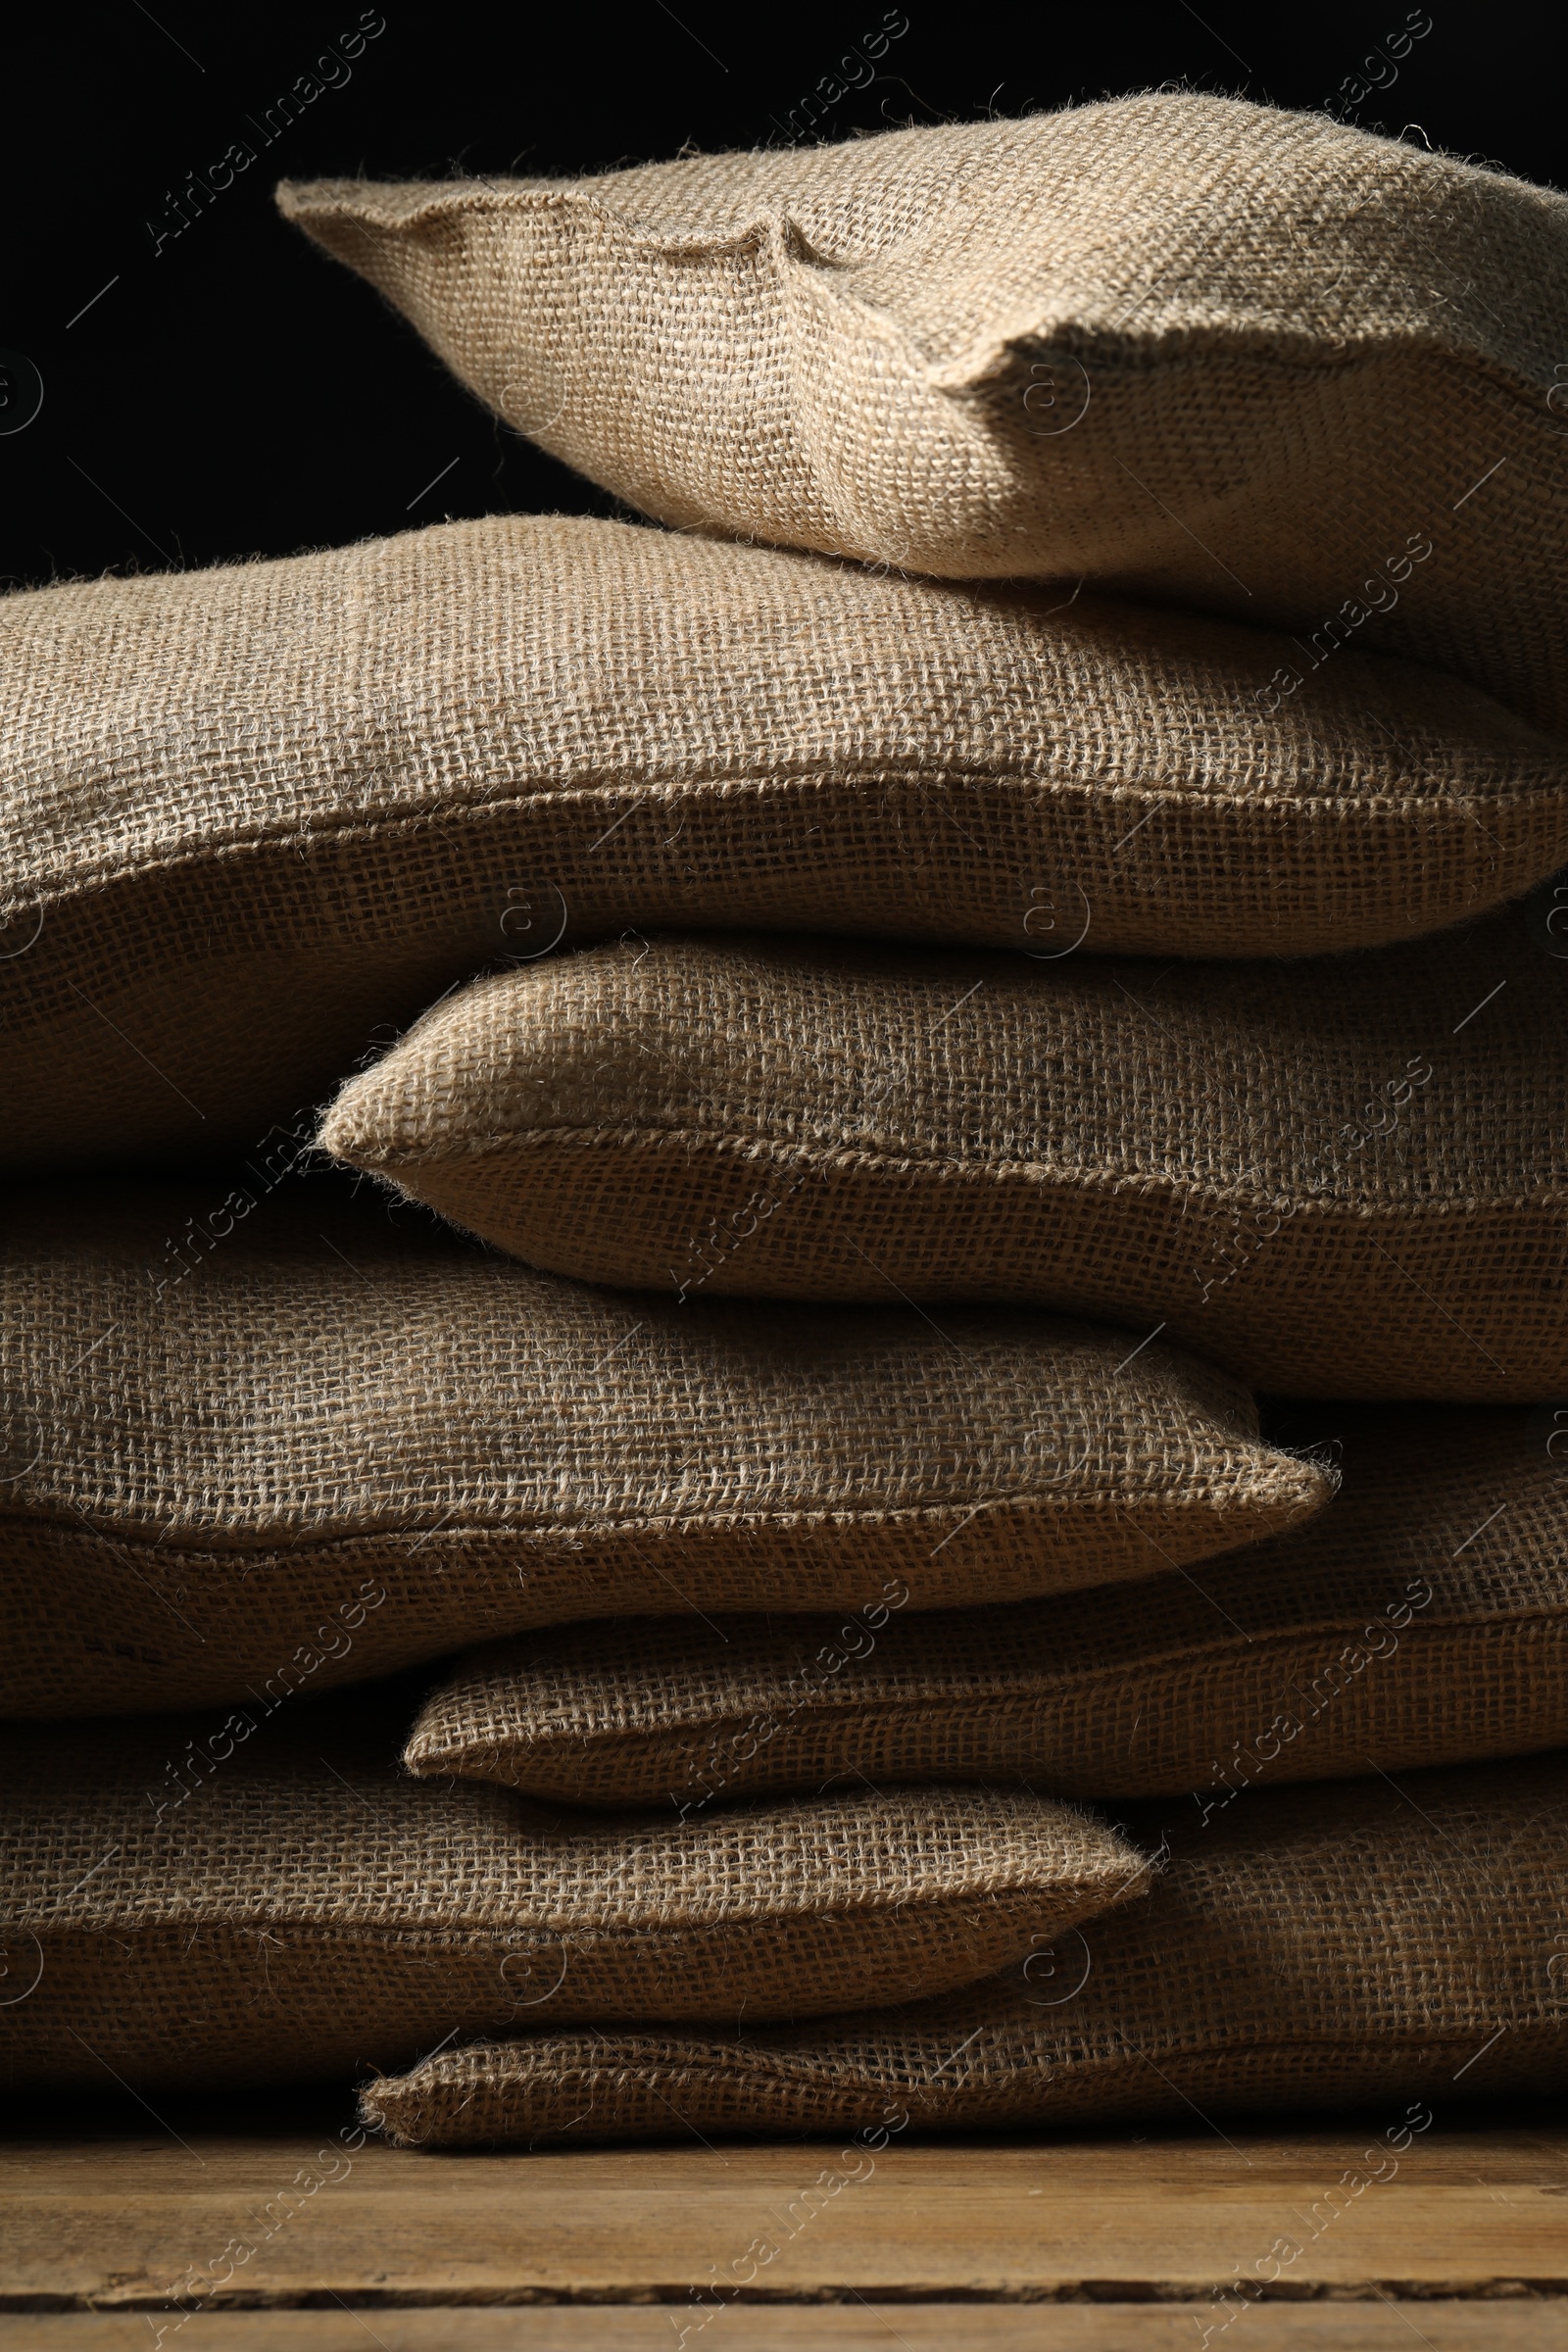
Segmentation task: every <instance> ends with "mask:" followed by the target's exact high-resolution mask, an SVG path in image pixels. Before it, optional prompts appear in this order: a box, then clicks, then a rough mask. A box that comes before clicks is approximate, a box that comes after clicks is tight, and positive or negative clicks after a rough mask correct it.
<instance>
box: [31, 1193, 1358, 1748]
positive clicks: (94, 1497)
mask: <svg viewBox="0 0 1568 2352" xmlns="http://www.w3.org/2000/svg"><path fill="white" fill-rule="evenodd" d="M342 1189H343V1188H342V1187H341V1186H340V1185H339V1184H338V1183H337V1181H336V1180H335V1179H327V1180H325V1181H322V1180H319V1179H315V1178H310V1179H301V1178H298V1177H294V1178H288V1177H285V1178H284V1179H282V1180H281V1181H280V1182H279V1183H278V1184H277V1185H276V1186H275V1187H273V1188H272V1189H271V1190H270V1191H269V1190H267V1189H266V1188H265V1187H264V1186H263V1185H262V1184H261V1183H260V1181H259V1179H258V1177H257V1175H256V1174H255V1172H254V1171H247V1172H246V1173H245V1174H244V1175H243V1176H241V1178H240V1179H239V1181H238V1182H237V1183H236V1184H235V1185H234V1186H233V1187H232V1189H229V1188H228V1187H227V1185H226V1180H223V1179H219V1178H215V1179H214V1180H213V1182H212V1186H211V1189H210V1190H207V1191H200V1190H197V1189H196V1188H195V1187H194V1186H190V1185H187V1186H184V1187H181V1188H177V1189H167V1190H166V1189H163V1188H152V1189H148V1190H135V1189H131V1190H124V1189H123V1188H122V1189H116V1188H111V1187H110V1186H108V1185H85V1184H84V1185H81V1186H79V1187H76V1188H56V1189H55V1190H54V1191H53V1192H51V1193H49V1194H48V1195H42V1194H32V1193H24V1194H21V1195H13V1196H12V1197H11V1198H10V1199H9V1200H8V1201H7V1202H6V1204H5V1205H6V1218H5V1226H4V1231H3V1233H0V1412H3V1419H0V1445H3V1448H4V1451H3V1455H0V1569H3V1573H0V1713H4V1714H14V1715H80V1714H90V1713H95V1712H104V1711H108V1712H116V1713H119V1712H132V1711H137V1710H151V1709H154V1708H157V1707H163V1706H179V1705H192V1704H196V1703H199V1702H201V1701H203V1700H206V1699H217V1698H240V1699H243V1698H245V1697H246V1696H247V1695H260V1696H261V1697H262V1699H263V1700H264V1702H266V1703H269V1704H272V1705H277V1704H281V1703H282V1702H283V1701H284V1700H285V1699H286V1698H287V1697H289V1696H290V1694H291V1693H293V1692H295V1691H301V1690H304V1691H315V1690H317V1689H319V1688H321V1687H322V1686H323V1685H325V1684H326V1683H329V1682H336V1681H344V1680H356V1679H361V1678H364V1677H367V1676H371V1675H378V1674H386V1673H389V1672H390V1671H392V1670H393V1669H394V1668H396V1667H399V1666H402V1665H404V1664H406V1663H409V1662H411V1661H416V1660H419V1659H423V1658H430V1657H434V1656H438V1655H439V1654H440V1653H441V1652H442V1651H443V1650H450V1649H455V1648H457V1647H459V1646H461V1645H462V1644H463V1643H464V1642H472V1641H475V1640H477V1639H479V1638H480V1637H482V1636H483V1635H486V1634H504V1633H513V1632H517V1631H520V1630H522V1629H524V1628H526V1627H528V1626H530V1625H545V1624H552V1623H557V1622H560V1621H562V1620H565V1619H576V1618H581V1617H585V1616H593V1615H598V1616H606V1617H611V1616H617V1615H629V1616H635V1617H646V1616H649V1615H657V1614H659V1613H661V1612H662V1611H664V1610H675V1611H678V1612H680V1613H681V1614H682V1615H687V1614H689V1613H690V1612H691V1611H692V1610H693V1609H696V1610H699V1611H706V1612H709V1613H711V1612H712V1611H714V1610H725V1609H787V1610H801V1609H826V1608H832V1609H838V1608H854V1607H856V1606H857V1605H858V1603H859V1602H861V1601H862V1600H865V1599H869V1598H871V1597H873V1596H874V1595H875V1594H876V1593H878V1592H879V1591H880V1589H881V1588H882V1586H883V1584H884V1582H885V1581H887V1580H888V1579H890V1578H898V1579H901V1580H903V1581H904V1582H905V1583H906V1584H907V1587H908V1590H909V1593H910V1596H911V1601H912V1604H913V1605H914V1606H916V1607H940V1606H952V1605H953V1604H954V1603H955V1602H957V1601H968V1600H979V1599H987V1600H1003V1599H1011V1598H1016V1597H1018V1596H1020V1595H1023V1594H1027V1593H1043V1592H1052V1591H1061V1590H1066V1589H1069V1588H1070V1587H1072V1586H1074V1585H1077V1584H1100V1583H1103V1582H1105V1581H1107V1580H1109V1579H1112V1578H1116V1577H1128V1576H1134V1577H1136V1576H1144V1575H1147V1574H1148V1573H1149V1570H1150V1568H1151V1567H1152V1566H1153V1567H1162V1566H1163V1565H1164V1563H1165V1560H1166V1559H1167V1558H1168V1557H1174V1558H1176V1559H1178V1560H1183V1561H1187V1560H1193V1559H1198V1558H1201V1557H1202V1556H1203V1555H1204V1554H1206V1553H1208V1552H1211V1551H1216V1550H1221V1549H1223V1548H1224V1547H1225V1546H1226V1545H1229V1544H1247V1543H1250V1542H1253V1541H1255V1540H1256V1539H1257V1538H1258V1537H1259V1536H1261V1535H1264V1534H1268V1533H1275V1532H1278V1531H1280V1530H1282V1529H1283V1528H1285V1527H1288V1526H1291V1525H1293V1524H1294V1523H1295V1521H1296V1520H1297V1519H1299V1518H1300V1517H1301V1516H1303V1515H1304V1514H1306V1513H1307V1512H1310V1511H1311V1510H1313V1509H1315V1508H1316V1507H1317V1506H1318V1505H1319V1504H1320V1503H1321V1502H1323V1501H1324V1500H1325V1499H1326V1497H1327V1496H1328V1495H1329V1494H1330V1493H1331V1492H1332V1489H1333V1476H1332V1473H1331V1472H1329V1471H1327V1470H1325V1469H1324V1468H1323V1467H1322V1466H1321V1465H1320V1464H1318V1463H1315V1462H1310V1461H1302V1460H1297V1459H1295V1458H1294V1457H1293V1456H1292V1455H1291V1454H1289V1453H1286V1452H1283V1451H1281V1450H1279V1449H1278V1448H1276V1447H1273V1446H1265V1445H1263V1444H1261V1443H1260V1442H1259V1439H1258V1436H1257V1414H1256V1408H1255V1406H1254V1404H1253V1402H1252V1399H1251V1397H1250V1396H1249V1395H1248V1394H1247V1392H1246V1391H1245V1390H1243V1389H1242V1388H1240V1387H1239V1386H1238V1384H1237V1383H1236V1382H1235V1381H1234V1380H1233V1379H1232V1378H1231V1377H1230V1376H1229V1375H1228V1374H1225V1373H1221V1372H1215V1371H1213V1370H1211V1369H1210V1368H1208V1367H1207V1366H1205V1365H1203V1364H1201V1363H1198V1362H1196V1361H1193V1360H1192V1359H1189V1358H1186V1357H1184V1356H1182V1355H1181V1354H1179V1353H1178V1352H1176V1351H1175V1350H1173V1349H1171V1348H1167V1347H1166V1346H1165V1344H1164V1343H1163V1341H1161V1342H1157V1343H1156V1344H1154V1345H1153V1346H1152V1347H1148V1348H1140V1347H1139V1340H1138V1335H1136V1334H1134V1333H1129V1332H1119V1331H1113V1330H1108V1329H1104V1328H1100V1327H1096V1326H1091V1325H1084V1324H1073V1323H1060V1322H1051V1321H1048V1320H1046V1319H1045V1318H1043V1317H1041V1316H1039V1315H1031V1314H1026V1313H1022V1312H1018V1311H1016V1310H999V1309H995V1308H987V1309H981V1310H979V1311H976V1312H965V1313H959V1314H946V1315H944V1317H943V1318H942V1328H941V1329H940V1330H939V1329H937V1327H936V1326H935V1325H934V1324H933V1323H932V1322H931V1321H930V1320H929V1318H927V1317H925V1316H923V1315H921V1314H919V1313H917V1312H916V1311H915V1310H914V1309H913V1308H911V1307H908V1306H905V1305H895V1306H893V1307H891V1308H887V1307H879V1308H872V1309H854V1310H851V1311H848V1312H846V1311H844V1310H838V1309H827V1310H822V1309H802V1308H798V1307H784V1308H780V1307H776V1306H759V1305H752V1304H745V1305H739V1304H733V1303H728V1302H713V1303H711V1304H709V1303H706V1302H692V1303H689V1304H687V1305H685V1306H676V1305H674V1304H673V1303H672V1302H668V1301H662V1300H661V1301H650V1300H648V1299H621V1298H617V1297H615V1296H613V1294H607V1293H604V1292H600V1291H593V1290H588V1289H584V1288H581V1287H579V1286H578V1285H576V1284H574V1283H569V1282H562V1281H559V1280H557V1279H555V1278H554V1277H549V1276H539V1275H536V1274H532V1273H530V1272H528V1271H527V1270H526V1269H525V1268H523V1267H521V1266H517V1265H515V1264H511V1263H509V1262H508V1261H506V1260H505V1259H502V1258H498V1257H495V1256H493V1255H490V1254H487V1253H481V1252H480V1251H478V1250H474V1249H473V1248H472V1247H471V1246H468V1245H466V1244H464V1243H461V1242H459V1241H458V1240H457V1239H456V1238H455V1237H454V1236H452V1235H451V1234H449V1233H445V1234H444V1233H442V1232H440V1231H439V1230H438V1229H436V1228H435V1227H434V1225H433V1221H431V1220H429V1219H426V1218H424V1217H423V1216H421V1215H420V1213H419V1212H417V1211H415V1210H410V1209H407V1208H404V1209H400V1210H394V1211H393V1212H392V1214H391V1215H390V1216H389V1214H388V1207H387V1204H386V1203H385V1202H384V1201H382V1200H381V1199H380V1198H378V1197H377V1196H375V1195H373V1194H372V1193H371V1192H370V1191H369V1189H368V1188H366V1190H365V1193H364V1195H363V1197H362V1198H361V1199H360V1200H359V1201H343V1200H342V1199H341V1198H340V1195H341V1192H342Z"/></svg>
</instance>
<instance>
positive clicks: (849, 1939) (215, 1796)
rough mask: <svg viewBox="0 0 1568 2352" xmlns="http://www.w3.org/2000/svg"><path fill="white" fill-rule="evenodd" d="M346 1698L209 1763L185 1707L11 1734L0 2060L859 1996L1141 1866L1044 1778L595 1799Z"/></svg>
mask: <svg viewBox="0 0 1568 2352" xmlns="http://www.w3.org/2000/svg"><path fill="white" fill-rule="evenodd" d="M346 1712H347V1716H348V1719H349V1720H348V1721H347V1722H345V1723H341V1724H340V1723H338V1722H337V1721H336V1720H335V1713H336V1710H335V1709H334V1708H333V1707H332V1706H328V1707H326V1708H322V1707H319V1706H314V1707H312V1708H309V1709H306V1710H304V1711H303V1712H302V1713H301V1715H299V1716H296V1718H295V1719H294V1721H293V1722H292V1723H291V1724H289V1725H287V1726H284V1725H280V1724H273V1725H267V1724H260V1725H256V1726H254V1727H253V1729H252V1730H251V1731H250V1732H246V1731H244V1730H243V1729H242V1728H241V1723H240V1718H239V1717H238V1716H237V1715H236V1716H234V1717H231V1718H230V1724H231V1726H232V1727H233V1728H232V1729H231V1730H230V1732H229V1734H228V1736H227V1739H226V1741H225V1742H224V1743H223V1745H222V1748H221V1752H220V1753H219V1754H218V1755H217V1756H216V1757H215V1756H212V1755H209V1756H208V1757H207V1758H206V1760H205V1766H203V1765H202V1764H199V1763H197V1762H194V1761H193V1756H194V1755H195V1754H196V1753H197V1752H198V1742H200V1741H202V1740H203V1738H204V1735H205V1734H206V1733H207V1732H208V1731H209V1730H210V1728H211V1727H210V1725H209V1724H208V1723H207V1722H206V1721H205V1720H200V1719H192V1718H190V1717H179V1716H172V1717H165V1718H163V1719H153V1718H143V1719H141V1720H139V1721H135V1722H132V1723H126V1724H116V1725H114V1726H109V1725H91V1726H82V1725H73V1726H70V1727H69V1728H68V1727H66V1726H61V1725H50V1726H46V1727H41V1728H37V1729H29V1730H28V1731H26V1732H25V1733H24V1732H22V1731H20V1730H17V1729H12V1730H9V1731H6V1732H5V1733H3V1734H0V1758H3V1764H0V1825H3V1828H0V1835H3V1837H4V1843H5V1871H4V1880H3V1887H4V1893H3V1896H0V1903H3V1913H0V1917H3V1921H4V1927H3V1935H4V1941H5V1948H6V1951H7V1954H8V1971H9V1973H8V1978H7V1985H6V1990H7V1994H8V2002H7V2005H5V2006H3V2007H0V2064H3V2065H4V2066H5V2068H6V2071H7V2074H8V2076H9V2075H10V2074H11V2073H12V2070H13V2069H14V2071H15V2079H16V2080H17V2081H18V2082H23V2083H32V2084H39V2083H51V2084H66V2083H76V2084H82V2085H88V2084H90V2085H92V2086H94V2087H104V2088H107V2087H109V2084H110V2081H111V2077H112V2073H117V2074H119V2075H120V2076H122V2077H123V2078H125V2079H127V2080H128V2081H129V2082H131V2083H132V2084H133V2085H137V2086H141V2085H145V2084H147V2083H150V2082H166V2083H167V2082H183V2083H188V2084H192V2085H201V2086H202V2087H206V2086H208V2085H210V2084H213V2083H218V2082H243V2081H258V2080H261V2081H267V2080H271V2081H276V2080H277V2079H279V2078H280V2077H283V2078H287V2077H298V2076H308V2075H319V2074H329V2073H339V2074H341V2073H352V2072H356V2071H362V2070H363V2068H364V2067H365V2066H366V2065H367V2064H383V2065H384V2064H386V2063H388V2060H389V2057H390V2053H392V2052H393V2051H397V2052H399V2053H400V2054H401V2062H402V2063H405V2064H407V2063H409V2062H411V2061H413V2060H414V2059H415V2058H417V2057H418V2056H419V2055H420V2054H421V2053H422V2052H423V2051H425V2050H428V2049H429V2048H430V2047H431V2045H432V2044H433V2043H435V2042H437V2041H439V2040H440V2039H441V2038H442V2037H443V2036H444V2035H447V2034H451V2033H453V2032H454V2031H461V2032H464V2033H472V2032H474V2031H477V2030H488V2031H490V2032H496V2031H502V2030H505V2029H506V2028H507V2027H509V2026H515V2024H516V2023H517V2022H518V2020H519V2019H522V2020H526V2019H528V2018H529V2017H543V2016H550V2017H553V2018H554V2017H560V2018H562V2019H569V2020H571V2021H573V2022H578V2021H582V2022H589V2021H593V2022H598V2023H608V2022H610V2021H611V2020H613V2019H619V2020H625V2021H633V2020H642V2019H648V2018H660V2019H668V2018H703V2019H705V2020H711V2019H715V2018H730V2019H738V2018H740V2017H741V2016H743V2015H744V2016H757V2017H767V2016H771V2017H775V2018H776V2017H792V2016H795V2017H798V2016H809V2015H816V2014H819V2013H821V2012H823V2011H827V2010H833V2009H837V2008H840V2007H844V2006H846V2005H848V2006H851V2007H864V2006H866V2005H868V2004H869V2003H872V2002H878V2003H880V2002H882V2001H884V2000H887V1999H890V1998H891V1999H909V1998H911V1997H915V1996H918V1995H922V1994H926V1993H930V1992H933V1991H935V1990H936V1989H938V1988H946V1987H950V1986H954V1985H963V1984H968V1983H972V1982H973V1981H975V1980H976V1979H978V1978H981V1977H985V1976H989V1975H990V1974H992V1973H993V1972H994V1971H995V1970H997V1969H998V1968H1001V1967H1005V1966H1006V1965H1007V1964H1008V1963H1009V1962H1011V1961H1013V1960H1016V1959H1020V1958H1021V1957H1022V1956H1023V1955H1024V1954H1025V1953H1027V1952H1028V1950H1029V1949H1030V1945H1031V1940H1032V1938H1033V1937H1034V1936H1036V1935H1037V1934H1038V1933H1040V1932H1041V1931H1042V1929H1043V1928H1044V1929H1045V1930H1046V1931H1047V1932H1051V1931H1053V1930H1054V1929H1055V1928H1058V1927H1065V1926H1067V1925H1069V1924H1070V1923H1072V1922H1074V1921H1076V1920H1079V1919H1082V1918H1085V1917H1087V1916H1089V1915H1090V1914H1091V1913H1093V1912H1095V1911H1097V1910H1099V1909H1101V1908H1102V1907H1103V1906H1104V1905H1105V1904H1107V1903H1110V1902H1114V1901H1117V1900H1119V1899H1121V1898H1122V1896H1124V1895H1127V1894H1132V1893H1136V1892H1140V1891H1142V1890H1143V1888H1144V1887H1145V1886H1146V1885H1147V1873H1146V1871H1145V1868H1144V1864H1143V1861H1142V1858H1141V1856H1140V1855H1139V1854H1138V1853H1137V1852H1136V1850H1135V1849H1134V1848H1133V1847H1132V1846H1130V1845H1129V1844H1128V1842H1127V1840H1126V1838H1124V1837H1122V1836H1120V1835H1118V1834H1117V1833H1115V1832H1113V1831H1111V1830H1108V1829H1106V1828H1104V1827H1103V1826H1102V1825H1101V1824H1099V1823H1098V1822H1096V1821H1094V1820H1093V1819H1092V1818H1090V1817H1089V1816H1088V1815H1086V1814H1083V1813H1080V1812H1079V1811H1077V1810H1076V1809H1075V1808H1073V1807H1071V1806H1067V1805H1062V1804H1056V1803H1053V1802H1051V1801H1050V1800H1048V1799H1044V1798H1035V1797H1027V1796H1020V1795H1003V1794H992V1793H987V1792H985V1791H983V1790H978V1789H919V1790H913V1789H908V1790H902V1791H898V1792H893V1793H889V1792H880V1793H879V1792H875V1791H869V1790H865V1789H861V1790H858V1792H857V1793H856V1794H854V1795H853V1796H852V1795H843V1794H836V1795H834V1796H833V1797H831V1798H825V1799H822V1800H820V1801H816V1802H812V1801H807V1802H804V1803H796V1804H778V1803H775V1804H771V1805H762V1806H745V1805H742V1806H732V1807H730V1808H728V1809H727V1810H726V1811H725V1812H724V1813H723V1814H722V1815H718V1814H714V1815H713V1816H712V1817H711V1818H710V1819H707V1820H705V1821H703V1822H700V1823H692V1822H687V1823H681V1824H677V1823H675V1822H673V1821H671V1820H670V1819H669V1817H668V1816H667V1815H666V1816H662V1817H661V1816H657V1815H655V1816H651V1815H648V1814H629V1815H625V1814H623V1815H617V1816H614V1817H611V1818H606V1817H605V1816H603V1815H584V1814H581V1813H578V1814H575V1815H573V1814H570V1813H559V1812H556V1811H554V1810H552V1809H550V1808H547V1807H541V1806H537V1805H532V1804H529V1803H527V1802H526V1801H525V1800H524V1799H523V1798H521V1797H519V1796H517V1795H516V1794H515V1792H514V1791H513V1790H511V1789H481V1788H478V1787H476V1786H474V1785H473V1784H471V1783H463V1782H457V1781H448V1782H445V1783H443V1784H441V1785H439V1786H430V1785H425V1784H421V1783H419V1782H417V1781H414V1780H411V1779H410V1778H409V1777H408V1775H407V1774H405V1773H403V1772H402V1771H400V1770H399V1768H398V1766H397V1763H396V1745H397V1740H398V1736H399V1733H400V1732H401V1731H402V1730H403V1729H404V1728H405V1727H406V1715H402V1714H398V1713H396V1712H394V1711H392V1710H390V1709H389V1707H388V1705H387V1704H386V1702H384V1701H380V1702H375V1703H368V1704H367V1703H366V1702H365V1701H363V1700H360V1701H356V1702H350V1704H349V1706H348V1708H347V1710H346ZM29 1978H30V1979H32V1980H33V1982H32V1983H31V1986H30V1989H27V1986H28V1980H29ZM19 1994H20V1997H16V1996H17V1995H19ZM383 2053H385V2054H386V2055H382V2054H383Z"/></svg>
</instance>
